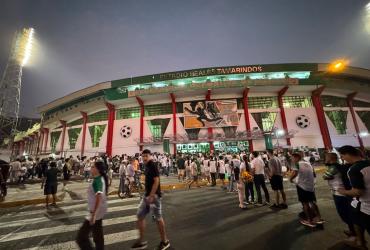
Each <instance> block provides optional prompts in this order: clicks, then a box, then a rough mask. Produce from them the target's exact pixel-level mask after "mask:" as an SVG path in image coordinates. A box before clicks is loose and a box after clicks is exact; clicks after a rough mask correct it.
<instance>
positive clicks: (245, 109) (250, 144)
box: [243, 88, 254, 152]
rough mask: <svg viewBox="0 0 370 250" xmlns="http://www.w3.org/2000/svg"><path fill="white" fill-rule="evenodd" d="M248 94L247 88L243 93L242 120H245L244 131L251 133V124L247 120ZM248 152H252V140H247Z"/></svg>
mask: <svg viewBox="0 0 370 250" xmlns="http://www.w3.org/2000/svg"><path fill="white" fill-rule="evenodd" d="M248 94H249V88H246V89H244V91H243V108H244V120H245V129H246V130H247V133H248V132H251V122H250V120H249V108H248ZM248 145H249V152H253V151H254V150H253V140H252V139H250V140H248Z"/></svg>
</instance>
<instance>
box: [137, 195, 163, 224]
mask: <svg viewBox="0 0 370 250" xmlns="http://www.w3.org/2000/svg"><path fill="white" fill-rule="evenodd" d="M150 210H151V211H152V214H153V216H154V218H155V219H156V220H159V219H161V218H162V199H161V198H158V197H157V198H155V200H154V202H153V203H152V204H148V203H147V202H146V197H144V198H142V199H141V201H140V204H139V208H138V210H137V217H138V218H139V219H145V217H146V215H147V214H149V213H150Z"/></svg>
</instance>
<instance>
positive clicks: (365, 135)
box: [358, 131, 369, 138]
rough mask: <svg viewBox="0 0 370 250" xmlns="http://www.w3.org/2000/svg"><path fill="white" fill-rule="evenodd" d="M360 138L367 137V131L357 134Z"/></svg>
mask: <svg viewBox="0 0 370 250" xmlns="http://www.w3.org/2000/svg"><path fill="white" fill-rule="evenodd" d="M358 135H359V136H360V137H361V138H364V137H368V136H369V133H368V132H367V131H362V132H360V133H359V134H358Z"/></svg>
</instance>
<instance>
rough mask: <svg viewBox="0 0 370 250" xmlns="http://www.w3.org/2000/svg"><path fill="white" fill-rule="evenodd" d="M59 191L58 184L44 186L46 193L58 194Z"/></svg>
mask: <svg viewBox="0 0 370 250" xmlns="http://www.w3.org/2000/svg"><path fill="white" fill-rule="evenodd" d="M57 191H58V184H57V183H55V184H46V185H45V187H44V195H49V194H56V193H57Z"/></svg>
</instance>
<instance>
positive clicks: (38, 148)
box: [36, 128, 44, 155]
mask: <svg viewBox="0 0 370 250" xmlns="http://www.w3.org/2000/svg"><path fill="white" fill-rule="evenodd" d="M43 144H44V129H43V128H40V131H39V142H38V146H37V153H36V154H37V155H38V154H39V153H42V146H43Z"/></svg>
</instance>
